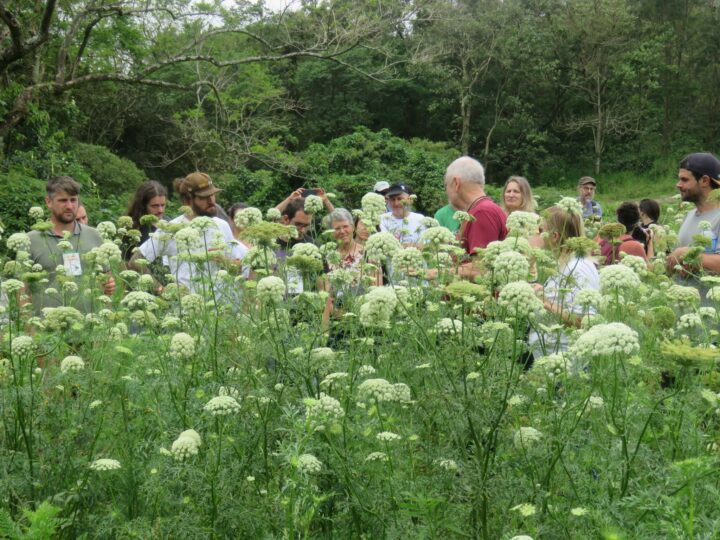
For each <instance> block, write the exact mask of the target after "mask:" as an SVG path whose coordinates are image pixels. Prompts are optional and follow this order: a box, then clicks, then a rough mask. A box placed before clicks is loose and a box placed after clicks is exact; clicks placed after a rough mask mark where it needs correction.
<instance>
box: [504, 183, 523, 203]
mask: <svg viewBox="0 0 720 540" xmlns="http://www.w3.org/2000/svg"><path fill="white" fill-rule="evenodd" d="M503 200H504V201H505V208H507V209H508V210H517V209H518V208H522V205H523V196H522V192H521V191H520V184H518V183H517V182H510V183H509V184H508V185H507V186H506V187H505V193H503Z"/></svg>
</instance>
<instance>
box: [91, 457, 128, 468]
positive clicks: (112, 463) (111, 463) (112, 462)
mask: <svg viewBox="0 0 720 540" xmlns="http://www.w3.org/2000/svg"><path fill="white" fill-rule="evenodd" d="M90 468H91V469H92V470H93V471H115V470H117V469H120V468H121V465H120V462H119V461H118V460H117V459H108V458H101V459H96V460H95V461H93V462H92V463H91V464H90Z"/></svg>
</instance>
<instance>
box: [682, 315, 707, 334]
mask: <svg viewBox="0 0 720 540" xmlns="http://www.w3.org/2000/svg"><path fill="white" fill-rule="evenodd" d="M677 328H678V330H693V329H696V328H697V329H702V328H703V322H702V319H701V318H700V314H698V313H684V314H683V315H681V316H680V319H679V320H678V322H677Z"/></svg>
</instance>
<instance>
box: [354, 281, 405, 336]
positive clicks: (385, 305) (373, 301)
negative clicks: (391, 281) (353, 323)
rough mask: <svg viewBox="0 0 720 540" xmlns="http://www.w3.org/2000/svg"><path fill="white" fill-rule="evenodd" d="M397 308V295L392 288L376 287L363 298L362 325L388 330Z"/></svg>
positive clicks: (361, 308)
mask: <svg viewBox="0 0 720 540" xmlns="http://www.w3.org/2000/svg"><path fill="white" fill-rule="evenodd" d="M395 306H397V294H396V293H395V291H394V290H393V288H392V287H374V288H373V289H371V290H370V292H369V293H367V294H366V295H365V296H364V297H363V303H362V305H361V306H360V324H362V325H363V326H366V327H371V328H387V327H388V326H389V325H390V317H391V316H392V314H393V311H394V310H395Z"/></svg>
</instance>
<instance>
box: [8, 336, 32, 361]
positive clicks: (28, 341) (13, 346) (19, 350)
mask: <svg viewBox="0 0 720 540" xmlns="http://www.w3.org/2000/svg"><path fill="white" fill-rule="evenodd" d="M10 350H11V351H12V353H13V354H14V355H16V356H29V355H31V354H32V353H33V351H34V350H35V343H33V339H32V338H31V337H30V336H18V337H16V338H13V340H12V342H11V343H10Z"/></svg>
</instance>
